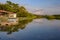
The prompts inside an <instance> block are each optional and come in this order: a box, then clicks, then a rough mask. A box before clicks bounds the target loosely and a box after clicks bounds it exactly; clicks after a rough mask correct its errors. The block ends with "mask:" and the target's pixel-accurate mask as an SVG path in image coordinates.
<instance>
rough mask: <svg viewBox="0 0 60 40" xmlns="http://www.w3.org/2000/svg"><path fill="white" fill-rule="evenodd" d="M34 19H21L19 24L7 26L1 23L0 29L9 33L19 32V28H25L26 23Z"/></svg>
mask: <svg viewBox="0 0 60 40" xmlns="http://www.w3.org/2000/svg"><path fill="white" fill-rule="evenodd" d="M31 21H32V20H22V21H19V22H18V24H16V25H10V26H9V25H5V26H1V25H0V31H1V32H7V34H11V33H12V32H18V31H19V29H21V30H23V29H24V28H25V27H26V25H27V24H28V23H29V22H31Z"/></svg>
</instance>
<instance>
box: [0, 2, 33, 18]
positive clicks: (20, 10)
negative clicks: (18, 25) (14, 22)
mask: <svg viewBox="0 0 60 40" xmlns="http://www.w3.org/2000/svg"><path fill="white" fill-rule="evenodd" d="M0 10H6V11H10V12H14V13H17V17H33V15H32V14H30V13H29V12H28V11H27V10H26V8H25V7H23V6H19V5H18V4H15V3H12V2H10V1H7V2H6V3H5V4H0Z"/></svg>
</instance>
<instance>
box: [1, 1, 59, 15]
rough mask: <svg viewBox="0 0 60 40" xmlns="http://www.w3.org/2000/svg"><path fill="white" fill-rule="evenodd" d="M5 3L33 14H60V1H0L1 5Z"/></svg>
mask: <svg viewBox="0 0 60 40" xmlns="http://www.w3.org/2000/svg"><path fill="white" fill-rule="evenodd" d="M6 1H11V2H14V3H17V4H19V5H22V6H24V7H25V8H26V9H27V10H28V11H29V12H31V13H34V14H39V15H42V14H43V15H45V14H49V15H51V14H60V0H0V2H1V3H5V2H6Z"/></svg>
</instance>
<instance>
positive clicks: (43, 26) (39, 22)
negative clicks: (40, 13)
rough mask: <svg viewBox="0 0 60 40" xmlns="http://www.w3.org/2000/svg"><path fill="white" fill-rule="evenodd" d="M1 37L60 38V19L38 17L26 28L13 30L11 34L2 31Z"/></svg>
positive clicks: (26, 39) (20, 39)
mask: <svg viewBox="0 0 60 40" xmlns="http://www.w3.org/2000/svg"><path fill="white" fill-rule="evenodd" d="M3 34H4V35H3ZM0 38H1V39H2V40H7V39H8V40H47V39H49V40H50V39H51V40H53V39H55V40H58V39H60V20H47V19H36V20H34V21H32V22H31V23H29V24H28V25H27V26H26V28H25V29H23V30H19V31H18V32H13V33H12V34H11V35H7V34H6V33H4V32H0ZM1 39H0V40H1Z"/></svg>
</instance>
